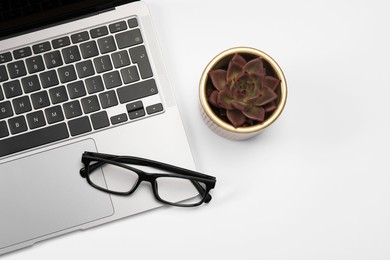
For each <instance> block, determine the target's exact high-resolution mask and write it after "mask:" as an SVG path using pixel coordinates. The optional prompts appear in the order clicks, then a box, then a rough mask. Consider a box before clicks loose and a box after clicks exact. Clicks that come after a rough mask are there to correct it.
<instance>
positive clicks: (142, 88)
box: [117, 79, 158, 104]
mask: <svg viewBox="0 0 390 260" xmlns="http://www.w3.org/2000/svg"><path fill="white" fill-rule="evenodd" d="M117 92H118V97H119V101H120V102H121V103H122V104H123V103H127V102H130V101H133V100H136V99H141V98H143V97H148V96H151V95H155V94H157V93H158V90H157V86H156V82H155V81H154V79H150V80H147V81H141V82H138V83H135V84H132V85H129V86H125V87H122V88H119V89H118V90H117Z"/></svg>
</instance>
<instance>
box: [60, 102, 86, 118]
mask: <svg viewBox="0 0 390 260" xmlns="http://www.w3.org/2000/svg"><path fill="white" fill-rule="evenodd" d="M63 108H64V112H65V116H66V118H67V119H70V118H73V117H77V116H81V114H82V111H81V106H80V102H79V101H77V100H75V101H71V102H69V103H65V104H64V105H63Z"/></svg>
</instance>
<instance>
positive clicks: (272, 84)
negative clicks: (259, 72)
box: [263, 76, 280, 91]
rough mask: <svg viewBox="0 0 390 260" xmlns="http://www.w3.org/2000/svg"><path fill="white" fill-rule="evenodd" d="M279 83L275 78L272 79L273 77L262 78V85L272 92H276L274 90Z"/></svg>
mask: <svg viewBox="0 0 390 260" xmlns="http://www.w3.org/2000/svg"><path fill="white" fill-rule="evenodd" d="M279 83H280V79H277V78H274V77H271V76H266V77H265V78H264V82H263V84H264V85H265V86H267V87H269V88H270V89H272V90H273V91H275V90H276V88H277V87H278V86H279Z"/></svg>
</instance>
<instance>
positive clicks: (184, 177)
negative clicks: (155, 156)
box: [80, 152, 216, 207]
mask: <svg viewBox="0 0 390 260" xmlns="http://www.w3.org/2000/svg"><path fill="white" fill-rule="evenodd" d="M81 161H82V163H83V164H84V168H82V169H81V170H80V174H81V176H82V177H83V178H86V179H87V182H88V183H89V184H90V185H91V186H92V187H94V188H96V189H98V190H101V191H103V192H107V193H110V194H115V195H122V196H127V195H131V194H132V193H133V192H134V191H135V190H136V189H137V188H138V186H139V185H140V183H141V182H143V181H147V182H150V183H151V185H152V189H153V193H154V196H155V197H156V199H157V200H158V201H160V202H163V203H166V204H169V205H173V206H179V207H194V206H199V205H201V204H202V203H208V202H210V200H211V195H210V194H209V192H210V190H211V189H213V188H214V187H215V183H216V178H215V177H213V176H209V175H206V174H202V173H199V172H195V171H191V170H188V169H184V168H180V167H177V166H173V165H169V164H166V163H162V162H158V161H153V160H149V159H144V158H139V157H132V156H117V155H110V154H101V153H93V152H84V153H83V155H82V159H81ZM132 165H139V166H147V167H149V168H153V169H156V170H158V171H159V172H158V173H150V172H145V171H143V170H141V169H138V168H135V167H133V166H132ZM99 169H101V170H99ZM183 198H191V199H188V200H184V201H180V200H183Z"/></svg>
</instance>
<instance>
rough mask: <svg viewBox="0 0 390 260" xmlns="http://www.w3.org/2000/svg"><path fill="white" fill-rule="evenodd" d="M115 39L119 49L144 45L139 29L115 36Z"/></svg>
mask: <svg viewBox="0 0 390 260" xmlns="http://www.w3.org/2000/svg"><path fill="white" fill-rule="evenodd" d="M115 38H116V42H117V43H118V48H119V49H123V48H127V47H130V46H134V45H137V44H141V43H143V40H142V36H141V31H140V30H139V29H135V30H131V31H126V32H122V33H119V34H117V35H115Z"/></svg>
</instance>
